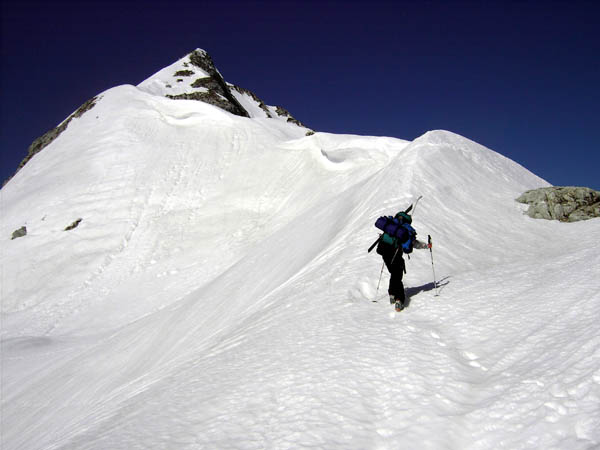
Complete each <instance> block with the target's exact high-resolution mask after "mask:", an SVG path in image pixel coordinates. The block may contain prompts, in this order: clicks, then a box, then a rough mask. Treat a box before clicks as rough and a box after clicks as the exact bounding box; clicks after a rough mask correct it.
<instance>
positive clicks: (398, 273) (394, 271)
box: [377, 242, 405, 304]
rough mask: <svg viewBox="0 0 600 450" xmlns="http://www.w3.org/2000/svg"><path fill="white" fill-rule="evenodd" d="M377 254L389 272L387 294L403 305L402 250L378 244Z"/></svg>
mask: <svg viewBox="0 0 600 450" xmlns="http://www.w3.org/2000/svg"><path fill="white" fill-rule="evenodd" d="M377 253H379V254H380V255H381V256H382V257H383V262H385V266H386V267H387V270H388V271H389V272H390V286H389V288H388V293H389V294H390V295H393V296H394V297H395V298H396V300H400V301H401V302H402V303H403V304H404V300H405V296H404V284H403V283H402V277H403V276H404V259H403V258H402V249H401V248H394V247H393V246H391V245H388V244H385V243H383V242H379V245H377Z"/></svg>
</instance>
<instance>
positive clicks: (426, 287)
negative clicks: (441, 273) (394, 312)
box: [405, 276, 450, 307]
mask: <svg viewBox="0 0 600 450" xmlns="http://www.w3.org/2000/svg"><path fill="white" fill-rule="evenodd" d="M449 278H450V277H449V276H448V277H444V278H442V279H441V280H440V281H438V282H437V293H438V294H440V293H441V292H442V291H443V290H444V287H446V286H447V285H448V284H449V283H450V281H449ZM434 289H435V284H433V282H431V283H427V284H423V285H422V286H414V287H409V288H406V291H405V294H406V305H405V306H406V307H408V306H409V305H410V302H411V300H412V297H413V296H415V295H417V294H420V293H421V292H427V291H433V290H434Z"/></svg>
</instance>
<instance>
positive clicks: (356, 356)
mask: <svg viewBox="0 0 600 450" xmlns="http://www.w3.org/2000/svg"><path fill="white" fill-rule="evenodd" d="M157 92H158V91H157ZM305 132H306V129H304V128H301V127H298V126H296V125H293V124H287V123H285V122H284V121H275V120H272V119H268V118H261V117H260V116H259V115H255V116H254V117H253V118H243V117H237V116H234V115H231V114H229V113H226V112H224V111H222V110H220V109H218V108H216V107H213V106H210V105H207V104H204V103H200V102H196V101H186V100H177V101H174V100H169V99H166V98H164V97H162V96H161V95H157V93H153V92H152V91H151V90H149V89H147V88H143V86H140V87H133V86H120V87H116V88H113V89H111V90H108V91H106V92H105V93H103V94H102V95H101V98H100V100H99V101H98V102H97V105H96V106H95V107H94V108H93V109H92V110H91V111H89V112H88V113H86V114H84V115H83V116H82V117H81V118H77V119H74V120H73V121H72V123H71V124H70V125H69V128H68V129H67V130H66V131H65V132H64V133H63V134H62V135H61V136H60V137H59V138H58V139H56V140H55V141H54V142H53V143H52V144H50V145H49V146H48V147H47V148H46V149H44V150H43V151H42V152H40V153H39V154H37V155H36V156H35V157H34V158H33V159H32V160H31V161H30V162H29V163H28V164H27V166H26V167H25V168H24V169H23V170H21V171H20V172H19V173H18V174H17V175H16V176H15V177H14V178H13V179H12V180H11V181H10V182H9V183H8V184H7V185H6V186H5V187H4V188H3V189H2V191H1V195H2V199H1V201H2V223H1V228H0V235H1V236H4V238H3V241H2V254H1V261H2V262H1V264H2V332H1V337H2V405H1V411H2V429H1V431H2V448H3V449H17V448H18V449H21V448H26V449H61V448H63V449H66V448H69V449H72V448H77V449H107V448H111V449H134V448H140V449H142V448H144V449H146V448H165V449H167V448H168V449H172V448H218V449H229V448H231V449H233V448H236V449H237V448H241V449H259V448H274V449H275V448H277V449H284V448H305V447H316V448H328V449H333V448H340V449H348V448H357V449H359V448H360V449H363V448H369V449H371V448H373V449H397V448H434V449H438V448H451V449H463V448H469V449H491V448H510V449H516V448H569V449H572V448H582V449H583V448H593V447H595V446H597V445H599V444H600V432H599V431H598V430H600V408H599V405H600V358H598V356H599V348H600V325H598V323H597V320H596V318H597V317H598V314H599V313H600V280H599V277H598V276H597V267H598V266H599V263H600V256H599V255H600V251H599V250H600V244H598V242H600V227H598V221H597V220H591V221H587V222H576V223H571V224H563V223H557V222H556V223H555V222H547V221H539V220H534V219H531V218H529V217H527V216H525V215H523V213H522V209H523V206H522V205H519V204H517V203H516V202H515V201H514V199H515V198H516V197H517V196H518V195H519V194H521V193H522V192H523V191H524V190H526V189H531V188H535V187H539V186H546V185H547V183H546V182H545V181H543V180H541V179H540V178H538V177H537V176H535V175H533V174H531V173H530V172H528V171H527V170H526V169H524V168H523V167H521V166H519V165H518V164H516V163H514V162H512V161H510V160H508V159H506V158H504V157H503V156H501V155H499V154H497V153H495V152H493V151H491V150H489V149H486V148H485V147H482V146H480V145H479V144H477V143H475V142H472V141H469V140H468V139H465V138H463V137H461V136H458V135H455V134H453V133H450V132H446V131H432V132H429V133H426V134H425V135H424V136H421V137H420V138H418V139H416V140H415V141H413V142H406V141H401V140H398V139H393V138H385V137H365V136H353V135H333V134H327V133H317V134H315V135H313V136H308V137H307V136H305V135H304V134H305ZM418 195H423V199H422V200H421V202H420V203H419V205H418V208H417V210H416V214H415V220H414V226H415V228H416V229H417V231H418V232H419V236H420V237H421V238H426V236H427V234H431V235H432V236H433V239H434V244H435V247H434V253H433V256H434V258H435V271H436V275H437V278H438V281H439V289H438V291H439V294H440V295H439V296H435V293H436V290H435V289H434V286H433V283H432V266H431V259H430V254H429V252H428V251H416V252H415V253H414V254H413V255H412V256H411V259H410V261H408V262H407V266H408V274H407V275H406V277H405V281H406V285H407V292H408V294H409V295H411V297H412V300H411V305H410V307H409V308H408V309H406V310H405V311H403V312H402V313H399V314H396V313H394V312H393V310H392V309H391V307H390V306H389V304H387V299H386V297H387V295H386V292H385V288H386V286H385V285H386V283H387V279H388V278H387V274H384V276H383V281H382V288H380V289H379V291H378V292H377V293H376V287H377V282H378V279H379V274H380V270H381V261H380V259H379V257H378V256H377V255H375V253H374V252H373V253H371V254H368V253H367V252H366V249H367V247H368V246H369V245H370V244H371V242H372V241H373V240H374V239H375V238H376V237H377V232H376V229H375V228H374V227H373V222H374V221H375V219H376V218H377V217H378V216H379V215H383V214H392V213H395V212H396V211H397V210H399V209H404V208H405V207H406V206H408V205H409V204H410V203H411V202H412V201H414V199H415V198H416V197H417V196H418ZM78 218H82V221H81V223H80V225H79V226H78V227H77V228H75V229H74V230H71V231H63V230H64V228H65V227H66V226H67V225H69V224H70V223H72V222H73V221H74V220H76V219H78ZM22 225H26V226H27V229H28V235H27V236H26V237H23V238H19V239H15V240H9V237H10V235H11V233H12V231H14V230H15V229H17V228H19V227H21V226H22ZM375 298H377V299H378V300H379V302H377V303H374V302H372V300H373V299H375Z"/></svg>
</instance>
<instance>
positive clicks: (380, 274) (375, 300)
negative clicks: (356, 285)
mask: <svg viewBox="0 0 600 450" xmlns="http://www.w3.org/2000/svg"><path fill="white" fill-rule="evenodd" d="M383 266H385V261H384V262H382V263H381V272H379V281H378V282H377V290H376V291H375V299H373V303H377V296H378V295H379V285H380V284H381V277H382V275H383Z"/></svg>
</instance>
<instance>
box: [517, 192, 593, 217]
mask: <svg viewBox="0 0 600 450" xmlns="http://www.w3.org/2000/svg"><path fill="white" fill-rule="evenodd" d="M517 201H518V202H520V203H526V204H529V209H528V210H527V215H528V216H529V217H533V218H534V219H547V220H560V221H561V222H577V221H579V220H587V219H593V218H595V217H600V192H599V191H595V190H593V189H590V188H586V187H572V186H566V187H564V186H563V187H559V186H554V187H546V188H539V189H533V190H530V191H526V192H525V193H523V195H521V196H520V197H519V198H517Z"/></svg>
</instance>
